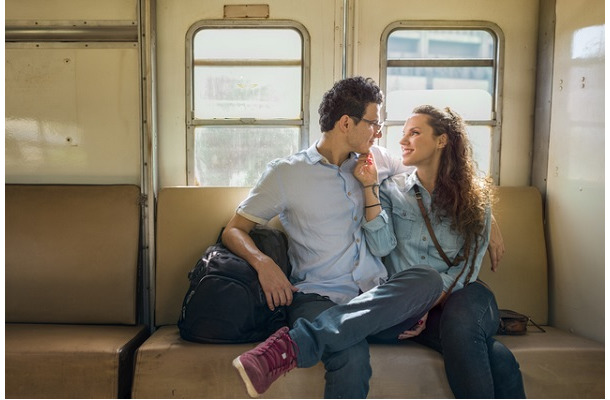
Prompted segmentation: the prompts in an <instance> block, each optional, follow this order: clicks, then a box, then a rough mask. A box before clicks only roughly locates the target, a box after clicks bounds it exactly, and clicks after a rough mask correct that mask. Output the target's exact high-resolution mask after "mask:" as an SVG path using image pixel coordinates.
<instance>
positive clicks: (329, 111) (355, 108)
mask: <svg viewBox="0 0 610 400" xmlns="http://www.w3.org/2000/svg"><path fill="white" fill-rule="evenodd" d="M370 103H376V104H381V103H383V92H382V91H381V88H380V87H379V86H378V85H377V84H376V83H375V81H374V80H373V79H371V78H363V77H361V76H355V77H352V78H347V79H342V80H340V81H337V82H336V83H335V84H334V86H333V87H332V88H331V89H330V90H328V91H327V92H326V93H324V96H323V97H322V102H321V103H320V107H319V108H318V113H319V114H320V129H321V130H322V132H328V131H330V130H332V129H333V128H334V126H335V123H336V122H337V121H338V120H339V119H340V118H341V117H342V116H343V115H349V116H352V117H356V118H361V117H362V116H363V115H364V112H365V109H366V106H367V105H368V104H370Z"/></svg>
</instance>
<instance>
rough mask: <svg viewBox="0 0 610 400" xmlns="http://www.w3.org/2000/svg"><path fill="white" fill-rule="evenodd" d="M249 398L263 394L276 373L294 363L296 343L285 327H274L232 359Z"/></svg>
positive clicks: (281, 372) (276, 376) (275, 376)
mask: <svg viewBox="0 0 610 400" xmlns="http://www.w3.org/2000/svg"><path fill="white" fill-rule="evenodd" d="M233 366H234V367H235V368H237V370H238V371H239V375H240V376H241V379H243V381H244V383H245V384H246V389H247V390H248V394H249V395H250V396H251V397H258V396H260V395H261V394H263V393H264V392H265V391H266V390H267V389H269V386H271V384H272V383H273V382H275V380H276V379H277V378H279V377H280V375H282V374H285V373H287V372H288V371H290V370H292V369H294V368H295V367H296V366H297V345H296V343H294V341H293V340H292V338H291V337H290V335H288V327H287V326H285V327H282V328H280V329H278V331H277V332H275V333H274V334H273V335H271V336H269V338H267V340H265V341H264V342H263V343H261V344H259V345H258V346H256V347H255V348H253V349H252V350H250V351H247V352H245V353H243V354H242V355H240V356H239V357H237V358H236V359H235V360H233Z"/></svg>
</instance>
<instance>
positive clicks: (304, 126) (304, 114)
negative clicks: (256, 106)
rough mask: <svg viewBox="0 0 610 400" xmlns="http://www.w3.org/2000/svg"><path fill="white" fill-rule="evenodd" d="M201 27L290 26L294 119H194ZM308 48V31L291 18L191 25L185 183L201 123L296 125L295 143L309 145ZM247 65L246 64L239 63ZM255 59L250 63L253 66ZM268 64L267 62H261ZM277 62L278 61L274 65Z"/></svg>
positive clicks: (191, 177) (191, 179) (190, 181)
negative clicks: (295, 44)
mask: <svg viewBox="0 0 610 400" xmlns="http://www.w3.org/2000/svg"><path fill="white" fill-rule="evenodd" d="M202 29H293V30H294V31H296V32H297V33H298V34H299V35H300V36H301V39H302V49H301V50H302V53H301V54H302V60H301V70H302V74H301V111H300V118H298V119H257V118H246V117H244V118H218V119H215V118H213V119H198V118H195V105H194V102H195V99H194V95H193V94H194V89H193V86H194V80H195V79H194V71H195V68H194V67H195V60H194V50H193V45H194V38H195V35H196V34H197V32H199V31H200V30H202ZM310 64H311V49H310V37H309V32H308V31H307V29H306V28H305V26H304V25H302V24H300V23H299V22H296V21H292V20H257V21H242V20H202V21H198V22H197V23H195V24H193V25H192V26H191V27H190V28H189V30H188V32H187V34H186V87H185V89H186V90H185V97H186V164H187V165H186V167H187V170H186V175H187V185H188V186H196V179H195V154H194V152H195V129H196V128H198V127H202V126H248V125H251V126H260V125H266V126H269V125H273V126H287V127H297V126H298V127H300V135H299V136H300V137H299V146H300V148H301V149H304V148H307V146H308V145H309V124H310V117H309V99H310V70H311V69H310ZM241 65H244V66H247V65H248V64H246V63H244V64H241ZM257 65H258V64H257V63H256V62H254V63H252V66H257ZM265 65H269V63H265ZM278 65H280V64H278Z"/></svg>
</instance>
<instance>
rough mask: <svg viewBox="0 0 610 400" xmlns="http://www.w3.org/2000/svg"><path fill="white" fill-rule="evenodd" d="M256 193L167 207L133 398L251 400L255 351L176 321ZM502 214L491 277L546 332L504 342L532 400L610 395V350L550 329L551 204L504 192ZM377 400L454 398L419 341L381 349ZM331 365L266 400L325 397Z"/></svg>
mask: <svg viewBox="0 0 610 400" xmlns="http://www.w3.org/2000/svg"><path fill="white" fill-rule="evenodd" d="M247 193H248V189H247V188H195V187H170V188H164V189H162V190H161V192H160V193H159V197H158V203H157V251H156V303H155V307H154V313H155V326H156V331H155V332H154V333H153V334H152V335H151V337H150V338H149V339H147V340H146V341H145V342H144V344H143V345H142V346H141V347H140V348H139V349H138V351H137V355H136V366H135V372H134V384H133V389H132V397H133V398H172V397H179V398H247V397H248V395H247V393H246V391H245V387H244V385H243V383H242V382H241V380H240V378H239V377H238V375H237V372H236V371H235V370H234V369H233V367H232V366H231V360H232V359H233V358H234V357H236V356H237V355H239V354H240V353H242V352H243V351H245V350H247V349H250V348H252V347H253V346H254V344H241V345H212V344H199V343H190V342H187V341H184V340H182V339H181V338H180V336H179V332H178V328H177V327H176V322H177V320H178V316H179V313H180V308H181V304H182V299H183V297H184V294H185V292H186V290H187V287H188V280H187V273H188V271H189V270H190V269H191V268H192V267H193V265H194V264H195V262H196V260H197V259H198V258H199V257H200V255H201V254H202V253H203V251H204V250H205V249H206V248H207V246H209V245H210V244H212V243H214V242H215V240H216V238H217V236H218V233H219V232H220V229H221V227H222V226H223V225H224V224H226V223H227V222H228V220H229V218H230V217H231V216H232V215H233V213H234V210H235V208H236V206H237V204H238V203H239V202H240V201H241V200H242V199H243V198H245V196H246V195H247ZM494 215H495V216H496V219H497V220H498V223H499V225H500V227H501V230H502V234H503V237H504V241H505V243H506V247H507V253H506V254H505V256H504V259H503V260H502V263H501V265H500V268H499V270H498V271H497V272H495V273H493V274H492V273H491V272H490V271H489V270H490V268H489V264H488V263H486V264H485V265H484V266H483V267H482V268H483V272H482V273H481V278H482V279H483V280H485V281H486V282H487V283H488V284H489V285H490V286H491V287H492V289H493V290H494V292H495V294H496V297H497V300H498V304H499V305H500V307H501V308H509V309H514V310H516V311H519V312H521V313H524V314H527V315H530V316H531V317H532V319H533V320H534V321H536V322H538V323H539V324H542V325H544V328H545V330H546V332H545V333H542V332H537V331H536V330H535V329H531V330H530V331H529V332H528V334H527V335H525V336H518V337H517V336H514V337H510V336H498V339H499V340H501V341H502V342H504V343H505V344H506V345H507V346H508V347H509V348H510V349H511V350H512V351H513V352H514V354H515V357H516V358H517V360H518V361H519V363H520V365H521V371H522V373H523V377H524V383H525V389H526V394H527V395H528V397H532V398H596V397H603V396H604V389H605V388H604V385H605V383H604V346H603V345H602V344H600V343H597V342H594V341H592V340H589V339H586V338H583V337H579V336H577V335H574V334H572V333H569V332H566V331H563V330H561V329H557V328H556V327H552V326H549V325H548V291H547V286H548V285H547V279H548V278H547V258H546V250H545V248H546V244H545V238H544V228H543V213H542V200H541V196H540V193H539V192H538V191H537V189H535V188H533V187H501V188H500V189H499V202H498V204H497V206H496V207H495V211H494ZM371 364H372V367H373V377H372V379H371V382H370V383H371V388H370V393H369V397H371V398H451V397H452V393H451V390H450V388H449V385H448V383H447V379H446V377H445V372H444V368H443V360H442V357H441V356H440V355H439V354H438V353H436V352H434V351H433V350H431V349H429V348H426V347H424V346H421V345H419V344H417V343H411V342H407V343H405V344H404V345H401V346H388V345H378V344H375V345H371ZM323 390H324V367H323V366H322V364H321V363H319V364H318V365H316V366H315V367H313V368H308V369H296V370H293V371H291V372H290V373H288V374H287V375H286V376H285V377H283V378H280V379H279V380H278V381H277V382H275V383H274V384H273V385H272V387H271V388H270V390H269V391H267V392H266V393H265V394H264V395H263V397H266V398H321V397H323Z"/></svg>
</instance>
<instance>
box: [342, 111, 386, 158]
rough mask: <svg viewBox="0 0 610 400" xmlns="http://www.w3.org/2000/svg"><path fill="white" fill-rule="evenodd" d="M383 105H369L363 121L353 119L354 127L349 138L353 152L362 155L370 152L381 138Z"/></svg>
mask: <svg viewBox="0 0 610 400" xmlns="http://www.w3.org/2000/svg"><path fill="white" fill-rule="evenodd" d="M380 121H381V105H380V104H376V103H369V104H368V105H367V106H366V108H365V110H364V115H363V116H362V118H361V119H358V118H352V122H353V126H352V127H351V129H350V132H349V133H348V136H347V142H348V144H349V146H350V149H351V151H354V152H356V153H360V154H366V153H368V152H369V150H370V148H371V146H372V145H373V144H375V140H376V139H379V138H380V137H381V129H380V125H379V124H381V122H380Z"/></svg>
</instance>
